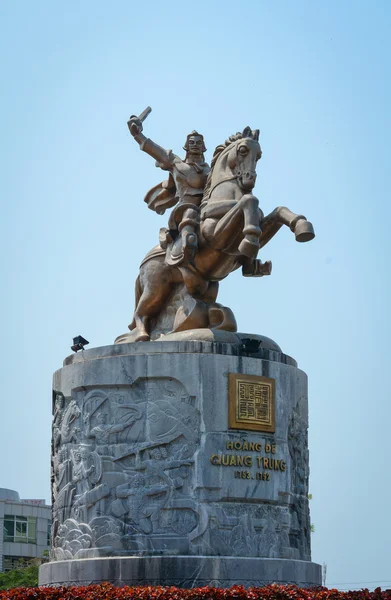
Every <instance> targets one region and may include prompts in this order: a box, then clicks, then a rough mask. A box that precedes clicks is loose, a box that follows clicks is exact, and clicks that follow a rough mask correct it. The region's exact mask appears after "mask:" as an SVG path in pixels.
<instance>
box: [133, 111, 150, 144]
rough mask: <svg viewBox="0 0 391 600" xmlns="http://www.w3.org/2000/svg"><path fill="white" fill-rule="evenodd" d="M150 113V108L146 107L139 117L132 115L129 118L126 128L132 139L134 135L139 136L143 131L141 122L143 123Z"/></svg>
mask: <svg viewBox="0 0 391 600" xmlns="http://www.w3.org/2000/svg"><path fill="white" fill-rule="evenodd" d="M151 112H152V108H151V107H150V106H147V108H146V109H144V110H143V112H142V113H141V115H139V116H138V117H137V116H136V115H132V116H131V117H129V121H128V127H129V131H130V133H131V134H132V136H133V137H135V136H136V135H140V133H141V132H142V130H143V121H145V119H146V118H147V117H148V115H149V114H150V113H151Z"/></svg>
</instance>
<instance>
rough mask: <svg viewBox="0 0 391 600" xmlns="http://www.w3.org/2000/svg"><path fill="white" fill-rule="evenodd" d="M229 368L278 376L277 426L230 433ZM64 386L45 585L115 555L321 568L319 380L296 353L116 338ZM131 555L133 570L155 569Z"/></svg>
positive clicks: (57, 396) (58, 387)
mask: <svg viewBox="0 0 391 600" xmlns="http://www.w3.org/2000/svg"><path fill="white" fill-rule="evenodd" d="M229 373H242V374H247V375H261V376H265V377H268V378H271V379H274V380H275V390H276V392H275V411H276V428H275V432H274V433H263V432H262V433H260V432H255V431H242V430H232V429H229V428H228V374H229ZM53 390H54V391H53V415H54V416H53V439H52V492H53V526H52V549H51V557H50V559H51V562H50V563H49V564H48V565H43V567H42V568H41V579H40V581H41V582H42V583H45V582H46V583H50V577H53V579H52V582H53V583H54V582H55V580H56V578H58V577H60V578H61V577H63V576H64V577H65V575H61V576H60V575H59V573H60V572H61V573H63V574H64V573H65V571H66V570H67V569H68V571H67V573H68V575H67V577H68V576H69V577H71V575H70V571H69V569H76V568H78V567H76V566H72V565H76V563H80V564H81V565H82V567H83V569H85V568H87V567H86V566H83V565H84V562H83V559H91V560H93V561H96V560H97V559H101V558H102V557H106V558H114V557H117V558H118V559H119V558H120V559H121V561H123V559H124V557H139V558H140V559H141V558H144V559H147V558H148V559H150V558H152V557H156V558H157V557H160V558H161V559H163V558H166V559H167V560H168V559H169V558H170V559H173V557H177V556H181V557H183V559H184V557H192V559H194V561H195V562H194V563H193V564H194V565H196V564H197V565H201V564H202V565H204V566H203V567H202V569H207V570H208V569H209V570H210V569H212V570H213V568H215V567H212V566H208V567H206V566H205V565H206V564H208V565H209V564H210V565H212V564H219V565H220V566H219V569H222V568H223V567H221V565H223V564H224V565H227V564H228V563H227V562H226V560H225V558H224V561H225V562H223V563H222V562H221V561H220V562H219V561H218V562H217V563H216V562H213V561H212V562H210V560H209V561H208V560H206V558H209V559H212V558H213V559H215V558H216V557H220V558H221V559H222V557H226V558H227V559H228V558H229V559H230V560H233V561H235V560H242V559H243V558H245V557H247V558H249V559H250V558H251V559H259V558H262V559H276V560H277V559H278V560H283V561H288V562H289V563H292V564H295V565H296V563H297V564H299V563H300V564H301V563H303V564H304V565H307V566H308V569H310V570H311V569H312V568H315V567H317V566H316V565H315V566H314V567H311V566H310V565H312V564H313V563H310V562H309V561H310V560H311V557H310V523H309V509H308V474H309V469H308V444H307V427H308V402H307V377H306V375H305V373H304V372H303V371H301V370H299V369H298V368H297V366H296V363H295V361H294V360H293V359H291V358H290V357H287V356H286V355H284V354H283V353H281V352H279V351H277V350H275V349H267V348H262V347H261V348H260V349H259V351H258V352H257V353H255V354H252V355H250V354H248V353H245V352H244V351H243V349H240V348H238V346H237V345H233V344H224V343H214V342H178V341H177V342H154V343H153V344H151V343H147V342H145V343H142V342H140V343H137V344H123V345H114V346H107V347H103V348H93V349H91V350H87V351H84V352H83V353H79V354H74V355H72V356H71V357H69V358H68V359H66V360H65V361H64V367H63V368H62V369H60V370H59V371H57V372H56V373H55V375H54V385H53ZM201 557H204V558H205V560H206V562H205V561H201V563H200V560H201ZM56 561H58V565H59V566H58V568H57V567H55V566H54V563H55V562H56ZM80 561H81V562H80ZM197 561H198V562H197ZM185 562H186V561H185ZM288 562H283V563H281V564H284V565H287V564H288ZM147 563H148V561H147ZM60 564H61V565H63V566H62V567H61V568H60ZM93 564H96V562H94V563H93ZM102 564H105V565H107V564H108V563H102ZM113 564H114V563H113ZM115 564H116V565H117V566H115V567H114V566H112V567H110V568H111V569H114V570H115V569H118V568H119V567H118V564H119V563H115ZM121 564H125V563H123V562H121ZM126 564H127V565H132V566H127V567H126V569H128V571H129V569H130V571H129V573H133V571H134V569H135V567H134V564H140V565H141V564H144V566H143V567H142V569H145V568H146V567H145V563H135V562H134V561H133V562H132V561H131V562H130V563H126ZM148 564H149V563H148ZM151 564H152V563H151ZM154 564H155V563H154ZM156 564H157V563H156ZM162 564H163V563H162ZM167 564H168V563H167ZM186 564H188V563H187V562H186ZM232 564H234V563H232ZM265 564H266V563H265ZM267 564H269V565H271V564H272V563H267ZM276 564H277V563H276ZM64 565H65V566H64ZM80 568H81V567H80ZM88 568H89V567H88ZM105 568H106V567H105ZM121 568H122V567H121ZM140 568H141V567H140ZM189 568H190V567H189ZM194 568H195V567H194ZM216 568H217V567H216ZM259 568H260V567H259ZM262 568H263V567H262ZM279 568H280V567H279ZM281 568H282V567H281ZM285 568H287V567H285ZM297 568H298V567H297ZM302 568H304V569H305V568H307V567H302ZM53 569H54V571H53ZM59 569H60V571H59ZM64 569H65V570H64ZM224 569H225V567H224ZM224 569H223V570H224ZM292 569H293V570H291V571H289V572H290V573H294V576H293V575H292V577H291V579H289V578H288V579H287V580H286V581H288V580H292V581H298V578H299V579H300V578H301V579H300V581H303V582H305V581H307V580H308V581H307V583H308V584H310V583H311V582H310V579H311V577H312V579H313V575H311V576H310V575H309V574H308V573H309V571H305V573H306V574H305V576H304V574H303V573H304V571H303V572H301V571H300V573H301V574H300V577H299V575H298V573H299V571H297V569H296V567H295V568H293V567H292ZM295 569H296V570H295ZM136 571H137V569H136ZM171 571H172V569H171ZM315 571H316V569H315ZM315 571H311V573H315ZM72 572H73V571H72ZM177 572H178V573H181V571H180V570H178V571H177ZM205 572H206V571H205ZM229 572H230V571H228V573H229ZM44 573H46V575H44ZM49 573H52V575H49ZM54 573H57V574H56V575H54ZM208 573H209V571H208ZM268 573H269V575H270V571H268ZM77 577H82V575H80V574H78V576H77ZM132 577H133V575H132ZM137 577H139V575H138V576H137ZM259 577H261V576H259ZM270 577H271V579H269V580H272V579H273V577H272V576H270ZM284 577H285V575H284ZM319 578H320V575H319ZM71 579H72V581H73V580H75V581H76V579H74V576H73V575H72V577H71ZM87 579H88V580H89V578H88V577H87ZM104 579H105V578H104ZM114 579H115V580H117V579H118V573H117V574H116V575H115V577H114ZM136 579H137V578H136ZM201 579H202V577H201V576H200V580H201ZM216 579H218V580H221V581H223V580H224V581H225V580H227V577H226V575H221V573H220V574H219V576H218V577H216ZM315 579H316V578H315ZM94 580H96V579H94ZM110 580H111V579H110ZM258 580H259V581H261V579H260V578H258V579H257V581H258ZM274 580H276V581H277V579H275V578H274ZM64 581H65V580H64ZM311 581H312V580H311ZM317 581H318V580H317ZM314 582H315V580H314V581H313V582H312V583H314ZM319 582H320V579H319V581H318V583H319ZM315 583H316V582H315ZM189 585H190V583H189V582H188V583H187V586H189ZM197 585H198V584H197Z"/></svg>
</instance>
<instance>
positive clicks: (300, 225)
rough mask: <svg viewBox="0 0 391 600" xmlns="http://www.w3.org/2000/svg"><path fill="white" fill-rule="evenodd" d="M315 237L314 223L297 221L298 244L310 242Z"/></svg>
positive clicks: (302, 220) (296, 235) (296, 236)
mask: <svg viewBox="0 0 391 600" xmlns="http://www.w3.org/2000/svg"><path fill="white" fill-rule="evenodd" d="M314 237H315V232H314V228H313V226H312V223H310V222H309V221H306V220H304V219H300V220H299V221H297V223H296V226H295V238H296V242H310V241H311V240H313V239H314Z"/></svg>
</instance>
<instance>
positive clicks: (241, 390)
mask: <svg viewBox="0 0 391 600" xmlns="http://www.w3.org/2000/svg"><path fill="white" fill-rule="evenodd" d="M228 384H229V388H228V420H229V423H228V425H229V428H230V429H248V430H252V431H266V432H270V433H274V431H275V411H274V396H275V393H274V379H269V377H258V376H256V375H243V374H241V373H229V374H228Z"/></svg>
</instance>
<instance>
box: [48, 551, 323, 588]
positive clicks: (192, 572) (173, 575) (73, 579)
mask: <svg viewBox="0 0 391 600" xmlns="http://www.w3.org/2000/svg"><path fill="white" fill-rule="evenodd" d="M103 581H105V582H106V581H107V582H109V583H112V584H113V585H115V586H118V587H121V586H125V585H129V586H141V585H165V586H169V585H175V586H178V587H182V588H194V587H202V586H212V587H225V588H227V587H231V586H233V585H244V586H245V587H255V586H256V587H259V586H263V585H267V584H269V583H280V584H288V583H295V584H296V585H298V586H299V587H313V586H318V585H321V583H322V569H321V566H320V565H318V564H315V563H313V562H308V561H303V560H290V559H278V558H247V557H245V558H238V557H235V558H229V557H218V556H216V557H211V556H153V557H139V556H132V557H123V558H119V557H115V558H90V559H81V560H67V561H59V562H52V563H46V564H44V565H42V566H41V567H40V571H39V585H89V584H92V583H101V582H103Z"/></svg>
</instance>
